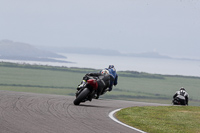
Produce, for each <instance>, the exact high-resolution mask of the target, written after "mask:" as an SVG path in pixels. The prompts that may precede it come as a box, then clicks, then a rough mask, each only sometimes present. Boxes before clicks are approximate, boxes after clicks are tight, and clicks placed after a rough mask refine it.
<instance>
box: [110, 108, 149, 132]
mask: <svg viewBox="0 0 200 133" xmlns="http://www.w3.org/2000/svg"><path fill="white" fill-rule="evenodd" d="M120 110H121V109H116V110H114V111H112V112H110V113H109V115H108V116H109V117H110V118H111V119H112V120H113V121H115V122H117V123H119V124H121V125H123V126H126V127H128V128H131V129H133V130H135V131H138V132H141V133H146V132H144V131H142V130H139V129H137V128H134V127H131V126H129V125H126V124H124V123H122V122H120V121H119V120H117V119H116V118H115V117H114V114H115V113H116V112H117V111H120Z"/></svg>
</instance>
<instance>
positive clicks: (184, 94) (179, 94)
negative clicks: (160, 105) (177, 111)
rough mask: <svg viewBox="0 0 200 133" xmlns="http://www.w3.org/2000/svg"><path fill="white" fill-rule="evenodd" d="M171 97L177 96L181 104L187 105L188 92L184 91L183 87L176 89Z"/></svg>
mask: <svg viewBox="0 0 200 133" xmlns="http://www.w3.org/2000/svg"><path fill="white" fill-rule="evenodd" d="M173 98H174V99H175V98H177V99H179V100H180V102H181V105H188V99H189V94H188V93H187V92H186V90H185V88H183V87H181V88H180V90H179V91H177V92H176V93H175V94H174V96H173Z"/></svg>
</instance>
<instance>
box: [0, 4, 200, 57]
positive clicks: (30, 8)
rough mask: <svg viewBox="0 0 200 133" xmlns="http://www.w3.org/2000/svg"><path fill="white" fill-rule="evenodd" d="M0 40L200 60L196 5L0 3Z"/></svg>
mask: <svg viewBox="0 0 200 133" xmlns="http://www.w3.org/2000/svg"><path fill="white" fill-rule="evenodd" d="M2 39H9V40H13V41H16V42H25V43H29V44H32V45H41V46H42V45H44V46H53V45H55V46H76V47H79V46H81V47H92V48H102V49H114V50H118V51H120V52H133V53H139V52H148V51H157V52H159V53H160V54H166V55H172V56H181V57H196V58H200V52H199V50H200V1H199V0H1V1H0V40H2Z"/></svg>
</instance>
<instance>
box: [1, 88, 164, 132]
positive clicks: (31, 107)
mask: <svg viewBox="0 0 200 133" xmlns="http://www.w3.org/2000/svg"><path fill="white" fill-rule="evenodd" d="M74 98H75V97H72V96H60V95H46V94H34V93H22V92H10V91H0V133H137V131H134V130H132V129H129V128H127V127H125V126H122V125H120V124H118V123H116V122H114V121H113V120H111V119H110V118H109V116H108V114H109V113H110V112H111V111H113V110H115V109H118V108H125V107H131V106H159V105H161V104H151V103H142V102H132V101H120V100H105V99H99V100H93V101H92V102H85V103H82V104H81V105H80V106H75V105H73V100H74Z"/></svg>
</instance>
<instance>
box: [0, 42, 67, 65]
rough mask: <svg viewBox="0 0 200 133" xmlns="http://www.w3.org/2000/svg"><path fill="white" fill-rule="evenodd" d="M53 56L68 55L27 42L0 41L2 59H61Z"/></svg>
mask: <svg viewBox="0 0 200 133" xmlns="http://www.w3.org/2000/svg"><path fill="white" fill-rule="evenodd" d="M53 58H66V57H65V56H62V55H59V54H56V53H54V52H50V51H45V50H40V49H38V48H36V47H34V46H32V45H30V44H26V43H21V42H13V41H10V40H2V41H0V59H8V60H26V61H27V60H29V61H51V62H60V60H56V59H53ZM62 62H63V61H62Z"/></svg>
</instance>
